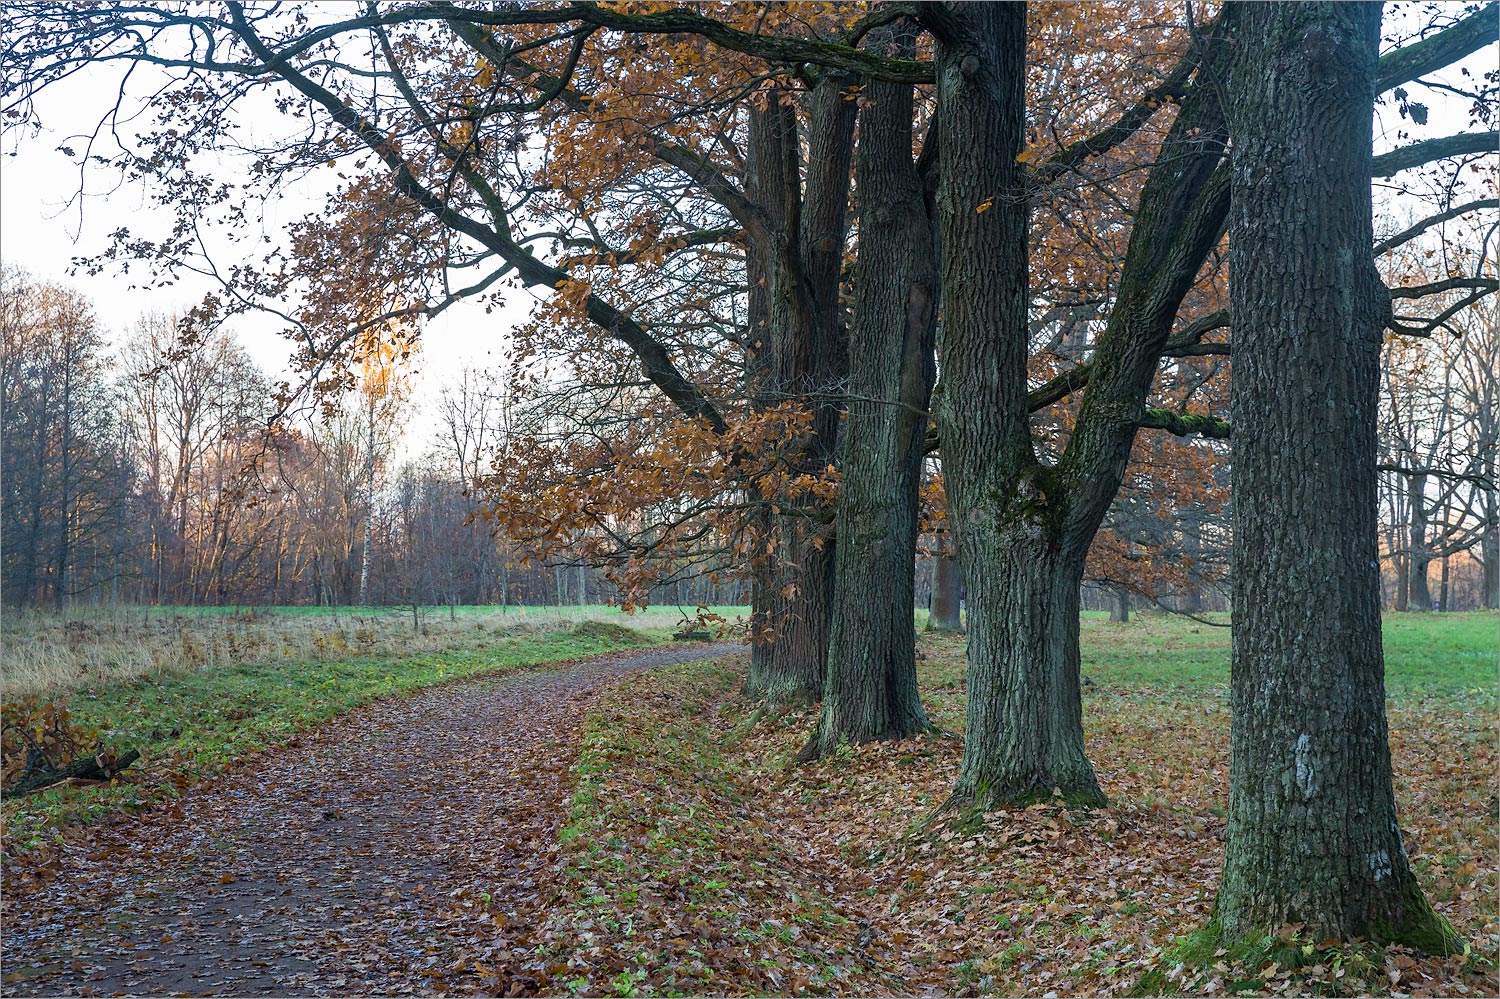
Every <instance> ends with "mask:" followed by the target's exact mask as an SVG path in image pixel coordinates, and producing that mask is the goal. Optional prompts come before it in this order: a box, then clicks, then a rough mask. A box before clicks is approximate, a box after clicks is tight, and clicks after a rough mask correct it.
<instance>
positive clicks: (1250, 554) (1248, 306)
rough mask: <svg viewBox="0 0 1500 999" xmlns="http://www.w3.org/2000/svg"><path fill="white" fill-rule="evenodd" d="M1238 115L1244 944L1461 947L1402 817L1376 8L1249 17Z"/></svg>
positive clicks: (1236, 932) (1231, 864) (1227, 920)
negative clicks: (1379, 444)
mask: <svg viewBox="0 0 1500 999" xmlns="http://www.w3.org/2000/svg"><path fill="white" fill-rule="evenodd" d="M1239 14H1240V16H1241V20H1240V22H1239V24H1240V27H1239V31H1238V33H1237V46H1236V56H1235V60H1234V64H1233V66H1232V71H1231V77H1230V85H1229V100H1230V115H1231V118H1230V120H1231V122H1232V134H1233V142H1234V165H1233V183H1232V190H1233V207H1232V210H1231V222H1230V226H1231V228H1230V234H1231V245H1232V246H1233V252H1234V257H1233V261H1232V265H1231V271H1230V300H1231V303H1232V304H1231V309H1232V311H1233V314H1234V317H1235V355H1234V371H1233V384H1232V389H1231V412H1232V422H1233V424H1234V427H1235V467H1234V491H1235V497H1234V514H1233V525H1234V549H1233V561H1232V575H1233V589H1234V609H1235V622H1234V624H1235V627H1234V656H1233V675H1232V680H1231V692H1230V707H1231V717H1232V721H1231V755H1232V762H1231V768H1230V805H1229V828H1228V843H1227V847H1226V851H1225V862H1224V875H1223V882H1222V886H1221V888H1220V891H1219V898H1218V904H1217V907H1216V910H1215V924H1216V927H1217V929H1218V930H1219V931H1220V933H1221V934H1222V935H1223V937H1224V938H1225V939H1228V940H1243V939H1250V938H1254V937H1256V936H1258V935H1260V934H1264V933H1273V934H1274V933H1275V932H1276V931H1277V929H1278V928H1279V927H1281V926H1282V925H1284V924H1285V923H1288V922H1296V923H1302V924H1305V929H1304V932H1305V933H1306V934H1308V935H1309V936H1310V937H1311V938H1312V939H1319V938H1323V937H1328V936H1355V935H1357V936H1363V937H1370V938H1374V939H1379V940H1385V941H1399V942H1402V943H1406V944H1410V945H1414V946H1417V947H1420V948H1422V949H1424V950H1428V951H1433V952H1438V953H1448V952H1451V951H1453V950H1454V949H1456V948H1458V947H1461V943H1460V941H1459V940H1458V938H1457V936H1456V935H1455V934H1454V932H1453V930H1452V928H1451V927H1450V926H1449V925H1448V924H1447V922H1446V921H1445V920H1443V919H1442V918H1441V917H1440V916H1438V915H1436V914H1435V913H1434V912H1433V911H1432V909H1431V907H1430V906H1429V905H1428V904H1427V902H1426V900H1425V899H1424V898H1423V895H1422V891H1421V888H1420V887H1419V886H1418V884H1417V882H1416V879H1415V878H1414V877H1413V875H1412V872H1411V869H1410V867H1409V866H1408V864H1407V858H1406V853H1405V850H1404V848H1403V846H1402V842H1401V833H1400V829H1399V827H1398V826H1397V823H1396V805H1395V800H1394V795H1393V793H1392V788H1391V764H1390V751H1389V746H1388V743H1387V736H1386V718H1385V688H1384V662H1383V658H1382V652H1381V641H1380V579H1379V563H1378V561H1377V551H1376V532H1377V524H1376V470H1375V462H1376V412H1377V410H1376V399H1377V389H1378V372H1379V363H1380V357H1379V355H1380V344H1381V335H1382V330H1383V328H1384V325H1385V321H1386V318H1387V316H1388V313H1389V308H1390V306H1389V299H1388V296H1387V295H1386V291H1385V288H1384V287H1383V286H1382V284H1381V282H1380V278H1379V275H1378V274H1377V273H1376V271H1375V268H1374V266H1373V265H1372V263H1371V261H1370V252H1369V247H1370V245H1371V242H1372V240H1371V203H1370V171H1371V167H1370V142H1371V117H1372V104H1373V100H1374V96H1375V78H1376V77H1375V74H1376V56H1377V53H1378V50H1379V44H1380V5H1379V4H1378V3H1373V4H1372V3H1358V4H1353V3H1351V4H1344V3H1267V4H1244V5H1242V9H1241V10H1240V11H1239Z"/></svg>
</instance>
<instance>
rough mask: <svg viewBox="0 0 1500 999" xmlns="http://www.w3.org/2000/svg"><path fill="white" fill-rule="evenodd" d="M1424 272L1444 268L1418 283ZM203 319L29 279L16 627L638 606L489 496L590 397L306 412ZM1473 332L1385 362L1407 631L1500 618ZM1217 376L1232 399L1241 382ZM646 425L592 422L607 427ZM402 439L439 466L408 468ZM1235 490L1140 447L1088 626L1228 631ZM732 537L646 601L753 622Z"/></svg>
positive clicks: (0, 394) (12, 302) (382, 404)
mask: <svg viewBox="0 0 1500 999" xmlns="http://www.w3.org/2000/svg"><path fill="white" fill-rule="evenodd" d="M1435 245H1437V246H1438V247H1439V250H1440V252H1443V253H1447V252H1451V251H1452V250H1453V249H1454V247H1453V246H1451V245H1448V244H1446V243H1445V244H1435ZM1422 259H1430V258H1425V257H1424V256H1423V255H1422V254H1415V253H1413V254H1408V255H1407V256H1406V257H1404V258H1403V262H1404V263H1405V264H1408V265H1411V266H1416V265H1417V262H1418V261H1420V260H1422ZM84 286H85V287H86V285H84ZM190 321H191V320H190V318H189V317H187V316H184V315H177V316H171V315H165V314H145V315H142V316H141V317H140V318H139V319H138V320H137V321H136V322H135V323H134V324H133V325H132V326H131V327H130V328H129V330H128V331H126V332H124V333H123V334H121V333H119V332H118V331H114V330H111V329H110V328H109V327H108V326H107V325H106V324H105V323H103V322H102V321H101V319H100V318H99V317H98V316H97V315H96V313H95V311H94V309H93V307H92V305H91V303H90V302H89V300H88V297H87V295H86V293H84V292H83V291H80V290H78V286H68V285H60V284H56V283H50V282H45V281H41V280H38V279H36V278H34V277H32V276H30V275H28V274H27V273H26V272H25V271H24V270H22V269H20V268H18V267H14V266H8V267H6V268H5V270H4V275H3V281H0V325H3V335H4V365H3V368H0V414H3V418H0V462H3V469H0V478H3V481H4V487H3V490H4V491H3V499H4V504H3V521H0V534H3V536H4V538H5V539H6V540H5V544H4V546H3V554H0V570H3V576H0V591H3V594H4V602H5V604H6V606H9V607H38V608H52V609H62V608H65V607H67V608H78V609H82V608H86V607H88V606H92V605H98V604H141V605H209V606H239V605H247V606H276V605H317V606H362V605H375V606H389V605H410V604H413V603H415V604H422V605H442V604H450V605H469V604H494V605H498V606H506V605H510V604H554V605H569V604H573V605H583V604H593V603H606V602H610V601H614V600H619V599H621V598H622V597H623V596H628V594H626V593H622V592H621V589H620V587H619V586H617V585H616V584H615V582H614V581H612V580H611V578H610V577H609V576H608V575H607V574H606V573H605V572H604V571H602V569H601V567H599V566H595V565H590V564H588V563H589V561H590V560H589V558H588V553H587V552H585V551H584V550H583V549H582V548H581V547H580V549H579V550H577V551H575V550H572V549H570V548H569V547H567V546H562V547H560V548H559V547H556V546H553V547H550V548H548V550H547V551H546V553H545V556H544V555H543V552H542V551H541V549H540V546H537V545H534V544H529V543H528V539H527V538H524V537H522V538H513V537H508V536H506V534H505V533H504V532H503V531H497V529H496V524H495V521H493V520H486V519H485V518H484V517H483V516H482V509H483V500H482V498H481V497H480V496H479V495H478V494H476V492H475V485H476V483H477V482H479V481H480V480H481V479H485V478H490V481H491V483H492V484H493V481H494V479H493V476H495V475H496V474H497V473H498V474H499V475H500V476H501V477H503V476H504V469H503V467H502V468H500V469H492V468H491V460H492V458H493V456H494V455H495V454H496V453H497V452H499V451H501V450H503V449H505V448H507V447H508V446H510V445H511V444H512V442H513V441H516V440H522V439H524V440H527V441H534V440H537V439H539V438H540V439H553V440H563V439H565V438H566V437H567V435H568V433H569V430H568V428H567V426H566V423H565V421H564V420H561V419H558V418H555V417H554V418H552V419H551V420H550V423H551V424H552V425H551V426H550V427H549V425H548V424H549V414H553V413H555V411H556V408H557V407H559V406H562V405H565V404H566V400H567V399H568V398H569V397H570V396H571V395H573V394H576V393H577V392H578V391H580V389H579V387H578V386H577V385H571V386H570V385H561V386H559V385H536V384H533V385H531V386H529V387H528V386H527V385H523V384H518V383H517V382H516V381H515V380H514V379H513V378H512V377H511V375H510V373H509V372H507V371H506V370H504V369H497V368H491V369H481V368H466V369H464V370H463V371H462V372H461V373H460V374H459V376H458V377H457V378H456V379H454V380H453V381H451V382H450V383H448V384H445V385H442V386H440V388H439V389H438V391H437V393H436V397H435V398H434V399H429V400H421V399H415V398H413V397H412V394H411V393H410V391H408V390H407V388H406V387H405V386H404V384H403V378H402V363H401V361H400V360H399V359H397V358H394V357H390V356H387V357H386V358H385V359H384V360H381V359H379V358H378V357H377V358H372V359H371V361H370V362H369V363H366V364H362V365H360V366H358V368H357V369H356V372H355V376H354V381H353V385H352V387H351V388H350V389H349V390H348V392H347V393H346V394H344V395H341V396H337V397H334V398H333V399H331V400H330V401H328V403H327V404H326V405H323V406H320V407H316V408H304V409H303V410H302V411H300V412H297V413H293V414H290V415H288V413H287V407H286V406H285V405H283V404H282V401H281V400H279V399H278V398H277V396H276V386H275V385H274V384H273V382H272V379H271V377H270V376H269V375H268V374H267V373H266V372H264V371H262V370H261V369H260V368H259V367H258V366H257V365H256V363H255V362H254V360H253V359H252V358H251V357H249V355H248V354H247V353H246V352H245V351H244V350H243V349H242V348H241V347H240V346H239V345H238V343H237V341H236V339H235V337H234V334H233V333H232V331H231V330H230V329H228V328H225V327H218V328H216V329H214V330H212V331H209V332H207V333H205V334H203V335H201V336H193V335H191V334H188V335H187V336H186V338H185V337H184V334H185V328H184V324H186V323H190ZM1451 322H1452V323H1454V324H1456V325H1455V326H1454V328H1453V329H1452V330H1451V331H1448V332H1446V333H1445V334H1444V335H1439V336H1435V337H1432V338H1429V339H1423V340H1404V339H1397V338H1394V337H1392V338H1391V339H1390V340H1389V341H1388V343H1387V345H1386V349H1385V351H1384V352H1383V354H1382V362H1383V363H1382V391H1381V403H1380V405H1381V437H1380V440H1381V459H1382V471H1381V493H1380V502H1381V506H1380V511H1381V568H1382V582H1383V595H1384V601H1385V605H1386V606H1387V607H1388V608H1391V609H1394V610H1408V609H1411V610H1430V609H1435V608H1436V609H1442V610H1455V611H1461V610H1473V609H1480V608H1488V609H1495V608H1496V607H1500V493H1497V491H1496V488H1495V486H1494V483H1495V481H1496V479H1495V476H1496V443H1495V442H1496V440H1497V437H1500V316H1497V313H1496V304H1495V301H1494V299H1490V300H1488V301H1486V302H1484V303H1483V304H1482V305H1480V306H1479V307H1476V308H1472V309H1467V310H1464V311H1462V312H1460V313H1459V314H1458V315H1457V316H1456V317H1454V318H1453V319H1452V320H1451ZM1194 372H1195V373H1194V376H1193V377H1195V378H1199V377H1201V378H1202V379H1203V380H1204V381H1206V382H1209V381H1212V380H1213V379H1222V373H1221V372H1220V371H1219V370H1218V366H1217V365H1207V366H1204V367H1203V368H1201V369H1198V368H1195V369H1194ZM627 418H628V414H627V413H626V412H625V411H623V410H614V411H610V410H603V411H596V412H594V414H593V420H594V426H596V427H599V426H604V425H605V424H606V423H607V422H619V421H624V420H626V419H627ZM419 424H420V428H419V426H418V425H419ZM574 432H576V430H575V431H574ZM402 438H406V439H407V440H408V441H410V440H412V439H413V438H415V439H419V440H421V441H422V444H421V446H420V447H418V448H413V447H412V446H411V445H410V444H407V445H406V446H405V447H404V448H402V447H400V446H399V445H400V443H401V439H402ZM1230 468H1231V457H1230V452H1229V449H1228V448H1227V447H1226V446H1223V445H1222V444H1213V443H1207V442H1199V443H1198V444H1196V445H1195V446H1181V445H1178V444H1176V443H1175V442H1166V443H1162V444H1157V443H1145V444H1143V445H1138V447H1137V455H1136V471H1135V473H1134V475H1133V477H1132V479H1131V480H1130V482H1128V483H1127V488H1126V489H1125V490H1124V491H1123V492H1122V494H1121V496H1120V497H1119V498H1117V499H1116V501H1115V503H1114V504H1113V507H1112V509H1111V513H1110V516H1109V518H1108V520H1107V521H1106V524H1105V527H1104V530H1103V531H1102V532H1101V535H1100V538H1099V539H1098V541H1097V542H1096V544H1097V546H1098V548H1099V549H1100V555H1099V557H1098V559H1097V561H1098V562H1099V563H1100V564H1099V565H1097V566H1096V571H1095V572H1094V573H1093V574H1092V575H1091V577H1090V579H1089V581H1088V583H1087V584H1086V591H1085V605H1086V606H1087V607H1089V608H1092V609H1106V608H1107V609H1110V610H1111V611H1112V612H1113V613H1114V614H1116V616H1119V615H1121V614H1124V613H1128V612H1129V608H1130V607H1132V606H1134V607H1152V606H1164V607H1167V608H1169V609H1172V610H1180V611H1188V612H1196V611H1198V610H1205V609H1207V610H1219V609H1225V608H1226V606H1227V603H1226V600H1225V596H1224V592H1223V583H1224V572H1225V559H1226V557H1227V551H1228V544H1229V533H1228V532H1229V528H1228V514H1229V511H1228V508H1227V492H1228V483H1229V475H1230ZM927 473H928V476H927V482H928V497H929V504H928V505H929V507H931V506H934V505H937V506H940V505H941V497H940V496H939V497H938V498H937V499H936V501H935V502H933V501H932V500H931V495H930V494H931V491H932V489H933V488H934V486H935V482H934V480H935V478H936V475H937V474H938V473H940V466H939V465H938V463H937V462H936V461H931V462H929V463H928V466H927ZM937 488H939V489H940V486H937ZM1167 488H1172V489H1174V490H1176V495H1175V501H1174V502H1173V503H1172V504H1171V505H1170V506H1169V507H1167V508H1165V511H1166V512H1167V513H1169V514H1170V516H1169V517H1166V516H1163V508H1159V507H1156V508H1154V507H1153V501H1154V499H1155V498H1156V497H1157V496H1158V495H1159V494H1160V493H1161V492H1163V491H1164V490H1166V489H1167ZM926 522H927V523H928V525H929V526H937V527H938V528H939V530H938V531H935V532H930V533H928V534H927V535H926V536H925V537H924V539H923V546H922V550H920V551H919V552H918V564H917V571H916V586H915V591H914V592H915V597H916V606H918V607H925V606H928V603H929V601H930V599H931V598H932V595H933V591H934V590H935V589H938V588H941V587H942V586H944V585H945V581H944V580H942V579H941V578H940V577H941V576H942V573H941V572H940V571H939V570H938V566H937V559H936V558H935V556H937V555H939V554H940V553H941V552H942V551H943V534H942V531H941V521H940V519H939V520H938V521H937V523H936V524H935V525H934V517H933V513H932V511H931V509H929V510H928V511H927V514H926ZM717 541H718V550H715V546H714V545H704V546H703V547H702V550H701V551H700V552H699V553H698V558H697V559H696V560H694V562H693V563H692V564H691V565H689V566H688V567H686V568H685V569H684V568H681V567H677V566H670V567H669V566H666V565H663V566H661V567H659V569H660V572H661V575H662V576H664V577H666V578H665V581H662V580H658V579H651V580H650V582H649V583H648V584H647V590H646V594H647V595H646V597H645V602H646V603H649V604H656V603H666V604H678V605H684V606H692V605H697V604H702V605H722V604H735V603H743V602H746V601H747V600H748V593H749V591H748V588H747V586H746V584H745V583H744V581H743V579H742V573H741V572H739V571H737V567H736V565H735V556H734V555H733V553H732V551H731V548H732V546H731V545H730V544H729V543H728V541H727V539H724V538H719V539H717ZM1184 565H1186V566H1187V567H1188V568H1187V569H1186V570H1184V569H1183V566H1184ZM738 568H740V569H742V568H743V567H742V566H740V567H738ZM949 575H950V577H951V576H952V573H951V571H950V572H949ZM946 585H948V586H954V585H956V581H955V580H953V579H951V578H950V579H948V580H947V581H946Z"/></svg>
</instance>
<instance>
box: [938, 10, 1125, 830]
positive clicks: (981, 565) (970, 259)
mask: <svg viewBox="0 0 1500 999" xmlns="http://www.w3.org/2000/svg"><path fill="white" fill-rule="evenodd" d="M921 12H922V13H921V16H922V18H923V21H924V24H925V25H926V26H927V27H928V29H929V30H930V31H931V32H932V33H933V36H934V38H935V39H936V40H937V89H938V111H937V133H938V141H939V144H940V146H941V149H942V157H943V164H942V170H941V178H940V181H939V185H938V192H937V215H938V220H939V227H940V230H941V234H940V235H941V244H942V247H943V253H942V257H943V259H942V287H943V329H942V335H941V340H940V350H941V362H942V368H943V379H944V383H945V389H944V394H943V398H942V400H941V404H940V406H939V410H938V421H939V427H940V432H941V438H942V444H943V465H944V470H945V484H946V486H947V492H948V503H949V510H950V522H951V523H952V526H953V529H954V532H955V534H956V537H957V542H958V546H957V547H958V553H959V561H960V563H961V564H962V565H963V575H964V583H965V586H966V589H967V601H968V609H969V618H968V634H969V645H968V682H969V696H968V706H967V716H966V723H965V726H966V732H965V740H964V756H963V763H962V765H961V767H960V771H959V776H958V780H957V783H956V785H955V787H954V790H953V795H952V798H951V799H950V804H951V805H953V806H956V807H968V806H971V805H972V806H977V807H980V808H986V807H990V806H992V805H995V804H1001V803H1008V802H1018V801H1024V800H1026V799H1028V798H1034V797H1044V796H1050V795H1051V794H1052V792H1053V790H1054V788H1061V789H1062V790H1063V792H1064V794H1066V795H1068V796H1069V797H1070V798H1073V799H1075V800H1079V801H1083V802H1089V803H1097V802H1100V801H1102V795H1101V794H1100V793H1099V788H1098V783H1097V782H1096V780H1095V779H1094V774H1093V768H1092V767H1091V766H1090V765H1089V762H1088V759H1087V758H1086V756H1085V755H1084V752H1083V732H1082V726H1081V718H1080V717H1079V716H1078V715H1077V713H1076V712H1075V710H1074V708H1070V706H1069V703H1068V702H1069V695H1070V693H1071V695H1072V699H1073V701H1074V707H1075V708H1076V698H1077V676H1076V673H1075V675H1074V677H1073V683H1074V686H1073V689H1072V690H1071V691H1069V690H1068V689H1066V681H1067V678H1066V677H1064V676H1061V675H1059V674H1058V672H1057V671H1055V670H1053V669H1051V668H1049V667H1050V663H1051V657H1049V656H1048V655H1044V654H1038V652H1039V650H1043V649H1048V648H1049V647H1052V646H1053V645H1054V644H1055V643H1057V642H1058V641H1059V640H1061V641H1064V642H1065V641H1066V636H1067V634H1068V631H1069V626H1071V631H1072V635H1073V645H1074V649H1075V655H1076V645H1077V628H1078V623H1077V616H1078V587H1077V586H1076V585H1073V584H1069V585H1066V586H1058V585H1056V584H1057V582H1058V574H1057V569H1058V562H1059V551H1058V546H1057V536H1058V517H1059V515H1060V511H1059V510H1058V509H1057V507H1056V506H1055V505H1054V500H1055V499H1056V496H1055V490H1054V486H1055V483H1054V481H1053V479H1052V474H1051V469H1049V468H1047V467H1045V466H1043V465H1042V464H1041V463H1040V462H1039V461H1038V459H1037V456H1036V452H1035V450H1034V448H1033V446H1032V439H1031V430H1030V424H1029V406H1028V400H1027V383H1026V355H1027V347H1028V339H1027V253H1026V226H1027V204H1026V203H1027V191H1026V178H1025V175H1024V173H1023V170H1022V167H1021V166H1020V164H1019V163H1018V162H1017V159H1016V158H1017V156H1018V155H1019V154H1020V153H1021V151H1022V149H1023V148H1024V134H1023V132H1024V109H1025V95H1024V78H1025V50H1026V12H1025V7H1024V5H1022V4H1019V3H995V4H932V5H927V6H924V7H922V8H921ZM1068 617H1070V618H1071V620H1069V621H1067V622H1064V620H1063V619H1064V618H1068Z"/></svg>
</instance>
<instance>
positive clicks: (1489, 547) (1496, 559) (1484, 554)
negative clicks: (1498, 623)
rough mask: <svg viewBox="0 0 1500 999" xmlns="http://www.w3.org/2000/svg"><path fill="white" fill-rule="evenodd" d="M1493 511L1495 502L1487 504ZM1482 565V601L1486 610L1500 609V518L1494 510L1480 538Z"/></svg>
mask: <svg viewBox="0 0 1500 999" xmlns="http://www.w3.org/2000/svg"><path fill="white" fill-rule="evenodd" d="M1487 506H1490V507H1491V510H1492V511H1493V504H1487ZM1479 552H1480V565H1481V566H1483V573H1484V574H1483V578H1482V584H1481V601H1482V603H1483V606H1484V609H1485V610H1500V519H1497V518H1495V516H1494V514H1493V512H1492V513H1491V514H1490V520H1489V522H1488V523H1487V524H1485V527H1484V534H1483V536H1481V537H1480V539H1479Z"/></svg>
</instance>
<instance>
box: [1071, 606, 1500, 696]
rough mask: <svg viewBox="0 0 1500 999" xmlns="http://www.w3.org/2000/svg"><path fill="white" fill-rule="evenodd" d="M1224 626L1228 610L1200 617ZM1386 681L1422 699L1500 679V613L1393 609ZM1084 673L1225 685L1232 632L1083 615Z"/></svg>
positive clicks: (1115, 681)
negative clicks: (1119, 620)
mask: <svg viewBox="0 0 1500 999" xmlns="http://www.w3.org/2000/svg"><path fill="white" fill-rule="evenodd" d="M1205 616H1206V617H1207V618H1208V619H1209V620H1212V621H1215V622H1217V623H1220V624H1223V623H1226V622H1227V620H1228V615H1227V614H1209V615H1205ZM1384 635H1385V659H1386V664H1385V668H1386V686H1387V688H1388V689H1389V690H1390V691H1391V692H1392V693H1393V694H1399V695H1401V696H1407V697H1410V696H1420V695H1423V694H1428V693H1441V694H1449V693H1455V692H1459V691H1466V690H1472V691H1477V692H1481V693H1486V692H1487V693H1490V694H1494V693H1495V691H1496V688H1497V682H1500V614H1497V613H1495V612H1494V611H1479V612H1470V613H1464V614H1415V613H1403V614H1397V613H1390V614H1386V615H1385V618H1384ZM1082 644H1083V649H1082V652H1083V672H1084V675H1085V676H1088V677H1090V678H1091V679H1093V680H1094V681H1095V682H1096V683H1100V684H1107V685H1111V686H1150V687H1197V686H1204V685H1215V684H1219V685H1226V684H1228V683H1229V657H1230V631H1229V629H1228V628H1217V627H1213V626H1211V625H1206V624H1201V623H1199V622H1196V621H1193V620H1191V619H1189V618H1183V617H1175V616H1172V615H1161V614H1155V615H1136V616H1134V617H1132V618H1131V620H1130V621H1129V622H1128V623H1125V624H1114V623H1111V622H1110V621H1108V620H1101V619H1098V618H1091V617H1087V616H1086V617H1085V618H1084V620H1083V634H1082Z"/></svg>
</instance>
